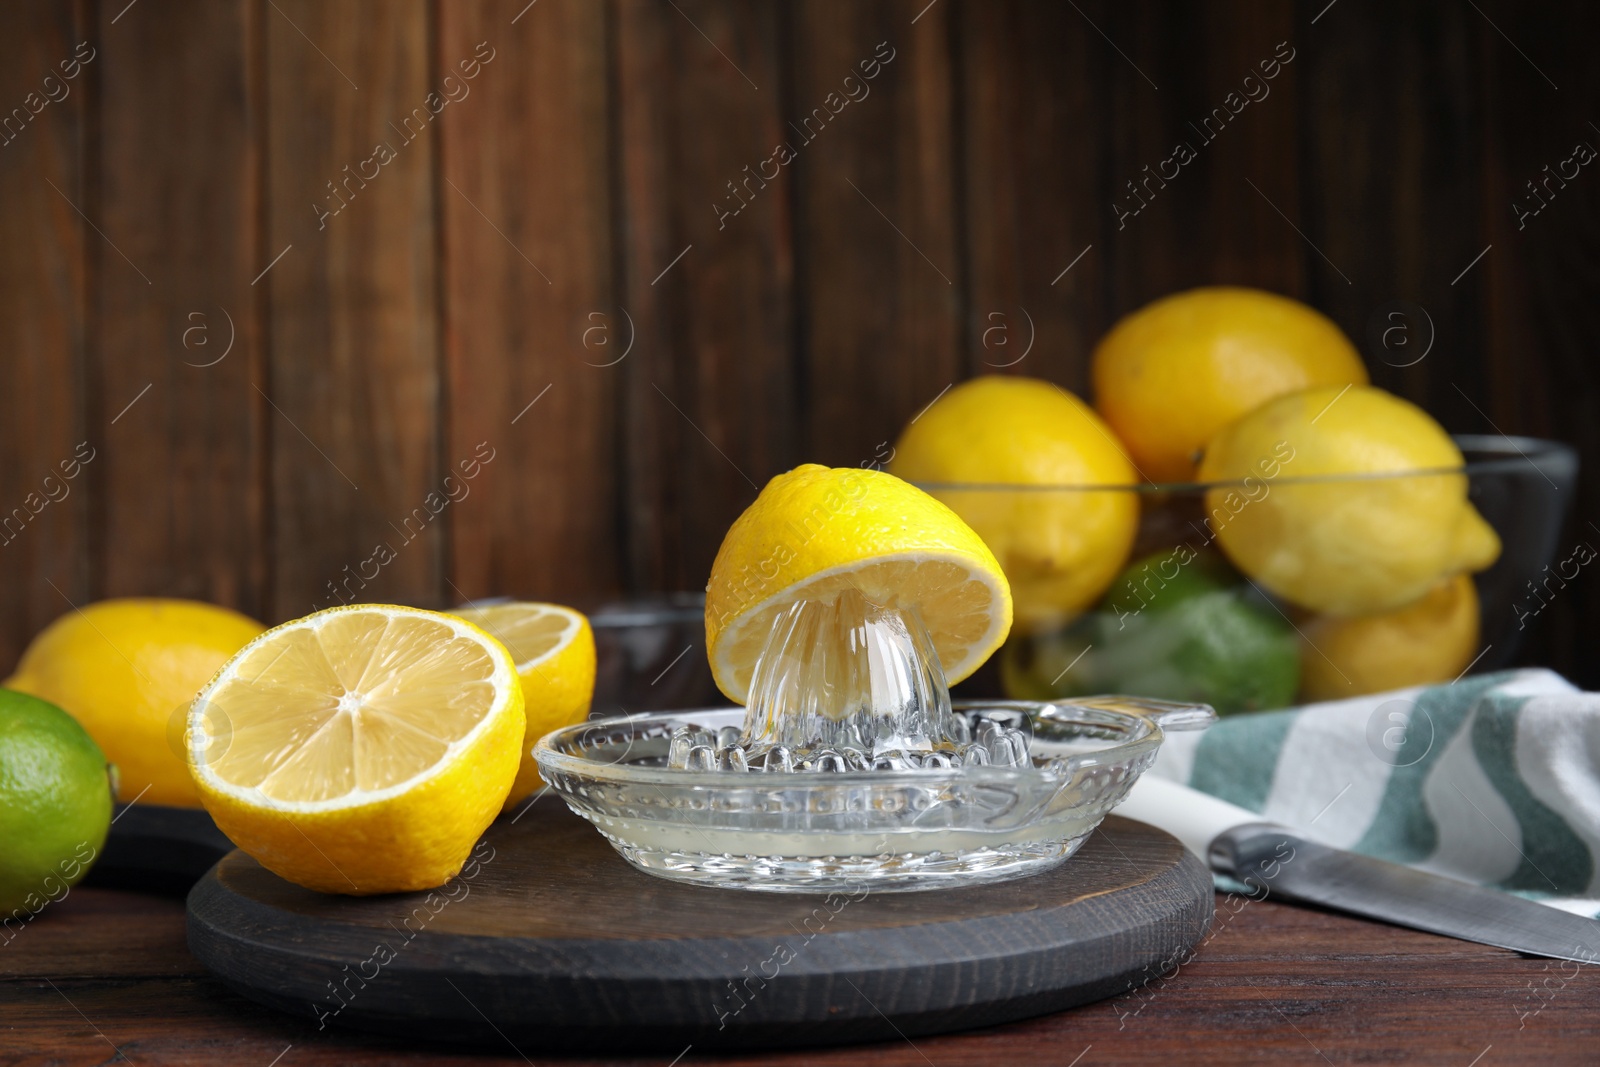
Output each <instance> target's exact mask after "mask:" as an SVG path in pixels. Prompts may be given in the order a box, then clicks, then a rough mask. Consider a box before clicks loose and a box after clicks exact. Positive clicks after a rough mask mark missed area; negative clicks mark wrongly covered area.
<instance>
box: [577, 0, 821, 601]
mask: <svg viewBox="0 0 1600 1067" xmlns="http://www.w3.org/2000/svg"><path fill="white" fill-rule="evenodd" d="M616 18H617V26H616V72H617V86H618V97H619V100H621V101H625V102H626V106H624V107H622V108H621V110H620V115H619V118H618V122H619V128H618V131H617V138H618V140H617V143H618V152H619V166H620V172H621V181H620V192H621V202H620V210H621V213H622V217H623V218H624V219H625V220H626V225H625V227H624V228H623V233H624V234H625V235H626V242H625V244H624V245H623V247H622V248H621V254H620V260H621V262H622V264H623V265H624V266H623V277H624V280H625V288H624V299H625V303H626V306H627V308H628V309H629V312H630V314H631V315H632V325H633V327H634V328H635V329H636V330H637V339H636V343H635V347H634V350H633V353H632V354H631V355H630V356H629V357H628V359H627V361H626V362H624V363H620V364H618V365H617V367H616V368H615V371H614V372H613V373H620V374H621V375H622V376H623V378H624V379H625V380H626V382H627V386H626V408H625V415H624V418H623V427H622V429H623V435H624V440H625V442H626V445H625V453H624V462H625V464H626V480H625V485H626V487H627V493H628V498H627V506H626V508H625V509H624V521H625V523H626V532H627V535H628V544H629V546H630V549H631V551H630V559H629V564H630V570H631V578H632V582H633V584H634V585H635V586H636V587H638V588H644V589H696V588H701V587H703V586H704V585H705V580H706V576H707V575H708V574H709V573H710V570H711V560H712V558H713V556H714V555H715V553H716V550H717V546H718V545H719V544H720V543H721V541H722V534H723V533H724V532H725V531H726V530H727V528H728V526H729V525H730V524H731V523H732V522H733V520H734V519H735V518H737V517H738V514H739V512H740V511H741V510H743V508H744V507H745V506H746V505H747V504H748V503H749V502H750V501H751V500H753V499H754V498H755V494H756V492H757V489H758V488H759V487H760V486H762V485H764V484H765V483H766V481H767V479H768V478H770V477H771V476H772V475H774V474H777V473H779V472H780V471H784V470H787V469H789V468H790V467H792V466H794V465H795V464H796V463H798V462H800V453H799V450H798V447H797V433H798V429H799V423H800V418H801V412H800V406H799V404H798V402H797V400H798V396H797V386H798V382H797V381H796V377H795V371H794V363H793V343H792V337H793V329H794V314H793V307H792V298H791V294H792V292H793V281H794V252H793V234H792V202H793V197H794V166H793V165H792V164H788V165H786V164H783V163H781V162H780V161H781V159H782V158H783V157H782V154H781V153H777V151H776V150H777V148H778V146H779V145H791V144H792V143H793V142H794V140H795V134H794V133H793V132H792V131H791V130H789V129H788V128H787V126H786V125H785V120H786V119H787V118H789V117H791V116H790V115H789V114H788V113H787V110H786V109H785V108H784V107H783V96H784V84H783V76H782V61H781V56H780V47H781V45H780V42H781V39H782V37H783V11H782V9H781V8H779V7H777V6H775V5H758V6H753V7H749V8H732V7H729V6H727V5H725V4H717V3H706V2H699V3H689V2H683V3H679V4H678V5H677V7H676V9H674V8H673V7H671V6H668V5H663V4H657V3H653V2H649V0H622V2H621V3H619V4H618V5H617V7H616ZM680 253H681V254H682V258H681V259H679V258H678V257H679V255H680ZM674 260H677V261H676V263H674ZM592 358H597V357H592ZM613 358H615V357H613Z"/></svg>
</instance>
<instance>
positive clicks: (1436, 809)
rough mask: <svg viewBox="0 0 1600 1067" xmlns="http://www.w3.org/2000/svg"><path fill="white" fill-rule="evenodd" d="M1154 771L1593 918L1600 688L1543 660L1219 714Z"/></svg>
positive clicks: (1355, 842)
mask: <svg viewBox="0 0 1600 1067" xmlns="http://www.w3.org/2000/svg"><path fill="white" fill-rule="evenodd" d="M1152 773H1155V774H1159V775H1162V776H1163V777H1166V778H1171V779H1174V780H1176V781H1178V782H1183V783H1185V784H1187V785H1189V786H1192V787H1193V788H1195V789H1199V790H1202V791H1203V792H1206V793H1211V794H1212V795H1214V796H1218V797H1221V798H1222V799H1224V800H1227V801H1231V802H1232V803H1234V804H1237V805H1239V806H1240V807H1243V808H1248V809H1250V810H1251V811H1256V812H1260V813H1261V814H1262V816H1264V817H1265V818H1267V819H1270V820H1272V821H1274V822H1279V823H1283V824H1285V825H1287V826H1291V827H1294V828H1295V829H1297V830H1299V831H1301V832H1302V833H1304V834H1305V836H1306V837H1308V838H1311V839H1313V840H1317V841H1321V842H1323V843H1324V844H1328V845H1334V846H1336V847H1338V848H1344V849H1350V850H1351V851H1354V852H1361V853H1365V854H1366V855H1369V856H1376V857H1378V858H1380V859H1386V860H1391V861H1393V862H1396V863H1404V864H1408V865H1410V866H1413V867H1417V868H1420V869H1422V870H1426V871H1432V872H1435V873H1438V874H1443V875H1448V876H1450V877H1452V878H1459V879H1461V880H1463V881H1468V882H1474V883H1477V884H1479V885H1486V886H1494V887H1496V888H1499V889H1503V890H1506V891H1508V892H1512V893H1516V894H1518V895H1520V896H1525V897H1529V898H1531V899H1534V900H1538V901H1541V902H1543V903H1546V904H1550V905H1553V906H1555V907H1559V908H1563V909H1565V910H1567V911H1572V912H1577V913H1579V914H1583V915H1590V916H1596V917H1600V866H1597V864H1596V862H1595V857H1596V856H1600V693H1585V692H1582V691H1580V690H1578V689H1576V688H1574V687H1573V686H1572V685H1571V684H1570V683H1568V682H1567V681H1566V680H1565V679H1563V678H1562V677H1561V676H1560V675H1557V674H1555V673H1553V672H1551V671H1547V670H1516V671H1503V672H1500V673H1497V674H1485V675H1479V676H1476V677H1468V678H1462V679H1460V680H1458V681H1456V682H1453V683H1451V684H1450V685H1436V686H1423V687H1418V688H1413V689H1400V690H1395V691H1394V692H1390V693H1379V694H1374V695H1372V696H1364V697H1357V698H1355V699H1352V700H1339V701H1330V702H1328V703H1324V704H1309V705H1306V706H1305V707H1300V708H1291V709H1289V710H1286V711H1275V712H1262V713H1258V714H1253V715H1239V716H1235V717H1230V718H1226V719H1223V720H1222V721H1221V722H1219V723H1217V724H1216V725H1215V726H1213V727H1212V728H1211V729H1209V730H1207V731H1205V732H1204V733H1200V734H1189V733H1174V734H1169V735H1168V736H1167V741H1166V743H1165V744H1164V745H1163V746H1162V748H1161V755H1160V758H1159V759H1158V760H1157V762H1156V766H1155V768H1154V770H1153V771H1152Z"/></svg>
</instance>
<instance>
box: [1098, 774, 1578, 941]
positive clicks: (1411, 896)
mask: <svg viewBox="0 0 1600 1067" xmlns="http://www.w3.org/2000/svg"><path fill="white" fill-rule="evenodd" d="M1116 813H1117V814H1118V815H1126V816H1128V817H1129V818H1133V819H1138V820H1139V821H1140V822H1146V823H1149V824H1150V825H1151V826H1155V827H1158V828H1160V829H1162V830H1165V831H1167V833H1169V834H1171V835H1172V836H1174V837H1176V838H1177V839H1178V840H1179V841H1181V842H1183V844H1184V845H1185V846H1186V847H1187V848H1188V849H1189V850H1190V851H1191V852H1194V853H1195V854H1196V855H1198V856H1199V857H1200V858H1201V859H1203V860H1205V861H1206V862H1207V863H1208V864H1209V865H1210V866H1211V869H1212V870H1213V871H1216V872H1217V873H1219V874H1224V875H1227V876H1229V877H1231V878H1234V879H1237V880H1238V881H1240V882H1243V883H1244V884H1245V885H1246V886H1247V887H1249V889H1250V890H1251V891H1252V892H1253V893H1257V894H1261V895H1262V896H1267V895H1272V894H1276V895H1279V896H1282V897H1284V898H1285V899H1288V900H1298V901H1303V902H1305V903H1308V904H1320V905H1321V906H1323V907H1325V908H1332V909H1334V910H1337V911H1344V912H1350V913H1352V914H1355V915H1362V916H1365V917H1366V918H1369V919H1378V920H1381V921H1383V922H1387V923H1393V924H1395V925H1396V926H1408V927H1411V928H1412V929H1415V930H1426V931H1428V932H1430V933H1435V934H1443V935H1445V936H1446V937H1455V938H1460V939H1461V940H1463V941H1476V942H1478V943H1480V944H1484V945H1494V946H1496V947H1497V948H1508V949H1511V950H1513V951H1516V952H1525V953H1528V954H1529V955H1533V956H1550V957H1553V958H1555V959H1563V960H1576V961H1577V962H1579V963H1600V922H1597V921H1596V920H1594V919H1586V918H1584V917H1582V916H1579V915H1573V914H1571V913H1569V912H1564V911H1560V910H1558V909H1556V908H1552V907H1548V906H1547V905H1544V904H1538V903H1535V902H1533V901H1531V900H1525V899H1523V898H1522V897H1515V896H1512V895H1510V894H1508V893H1502V892H1499V891H1498V890H1494V889H1485V888H1483V887H1481V886H1476V885H1471V884H1469V883H1467V882H1461V881H1457V880H1456V879H1454V878H1446V877H1444V876H1443V875H1438V874H1429V873H1428V872H1426V871H1419V870H1417V869H1415V868H1413V867H1405V866H1402V865H1401V864H1398V863H1389V862H1387V861H1385V860H1379V859H1373V858H1372V857H1370V856H1362V855H1358V854H1357V853H1354V852H1347V851H1345V850H1344V849H1339V848H1332V847H1330V846H1328V845H1321V844H1318V843H1316V842H1315V841H1309V840H1307V839H1306V838H1304V837H1302V836H1300V835H1299V834H1298V833H1297V832H1296V831H1294V830H1292V829H1290V828H1288V827H1285V826H1280V825H1277V824H1275V823H1270V822H1266V821H1264V820H1263V819H1262V818H1261V816H1260V815H1257V814H1256V813H1255V812H1251V811H1246V810H1245V809H1244V808H1241V807H1237V806H1235V805H1233V804H1229V803H1228V802H1227V801H1225V800H1219V799H1217V798H1216V797H1213V796H1211V795H1209V794H1207V793H1202V792H1199V791H1198V790H1195V789H1190V788H1189V787H1188V786H1184V785H1179V784H1178V783H1176V782H1173V781H1169V780H1167V779H1164V778H1157V777H1155V776H1154V775H1150V774H1145V775H1141V776H1140V778H1139V780H1138V782H1136V783H1135V784H1134V787H1133V789H1132V791H1130V792H1129V794H1128V799H1127V800H1125V801H1123V802H1122V804H1121V805H1119V806H1118V807H1117V809H1116Z"/></svg>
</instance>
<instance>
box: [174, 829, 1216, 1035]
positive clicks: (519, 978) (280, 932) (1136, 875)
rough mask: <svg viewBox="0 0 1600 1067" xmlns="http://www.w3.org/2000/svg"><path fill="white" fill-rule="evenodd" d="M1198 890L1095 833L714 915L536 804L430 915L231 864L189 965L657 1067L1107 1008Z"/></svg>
mask: <svg viewBox="0 0 1600 1067" xmlns="http://www.w3.org/2000/svg"><path fill="white" fill-rule="evenodd" d="M1210 886H1211V881H1210V876H1209V875H1208V874H1207V873H1206V871H1205V869H1204V868H1203V866H1202V865H1201V864H1200V862H1199V861H1198V860H1197V859H1196V858H1195V857H1193V856H1191V855H1190V854H1189V853H1187V852H1186V851H1184V849H1183V847H1182V846H1181V845H1179V844H1178V843H1177V842H1176V841H1175V840H1174V839H1172V838H1171V837H1168V836H1167V835H1165V834H1163V833H1161V832H1160V831H1157V830H1153V829H1151V828H1150V827H1147V826H1144V825H1142V824H1139V823H1133V822H1128V821H1126V820H1122V819H1111V820H1109V821H1108V822H1107V823H1106V824H1105V825H1104V826H1102V827H1101V829H1100V830H1099V831H1097V832H1096V833H1095V835H1094V836H1093V837H1091V838H1090V840H1089V841H1088V843H1086V844H1085V845H1084V846H1083V848H1082V849H1081V850H1080V851H1079V852H1078V854H1077V855H1076V856H1074V857H1073V858H1072V859H1071V860H1069V861H1068V862H1066V863H1064V864H1062V865H1061V866H1059V867H1056V868H1055V869H1053V870H1050V871H1046V872H1043V873H1041V874H1038V875H1034V876H1032V877H1029V878H1025V879H1019V880H1016V881H1012V882H1006V883H1002V884H998V885H991V886H979V887H973V888H970V889H960V890H948V891H943V892H930V893H908V894H894V893H876V894H874V893H871V892H869V891H866V890H863V891H860V892H852V893H843V892H841V893H832V894H828V895H827V896H822V895H820V894H819V895H816V896H804V897H802V896H789V895H785V896H781V897H777V898H773V897H772V896H770V895H766V894H757V893H749V892H744V893H740V892H729V891H720V892H719V891H717V890H713V889H708V888H705V887H699V886H689V885H684V884H680V883H675V882H667V881H665V880H660V879H654V878H651V877H650V876H648V875H646V874H642V873H640V872H638V871H635V870H633V869H632V868H631V867H629V866H628V865H627V864H626V863H625V862H624V861H623V860H622V858H621V857H619V856H617V855H616V854H615V853H614V852H613V851H612V850H611V847H610V845H609V844H607V843H606V842H605V841H604V839H603V838H601V836H600V835H599V834H598V833H596V832H595V831H594V829H593V828H592V827H590V826H589V825H588V824H587V823H585V822H583V821H582V820H580V819H578V818H577V816H575V815H573V814H571V813H570V812H568V811H567V810H565V808H562V807H559V806H557V805H555V804H546V805H544V806H543V807H534V808H532V809H530V811H529V812H528V813H527V814H526V816H525V817H524V818H522V819H521V821H520V825H513V824H511V823H510V822H509V821H504V822H502V823H499V824H496V825H495V826H494V827H491V829H490V830H489V832H488V833H487V834H486V835H485V838H484V841H483V842H481V843H480V844H479V846H478V849H477V850H476V851H475V852H474V855H473V859H472V860H470V861H469V862H468V864H467V867H466V868H465V869H464V870H463V872H462V874H461V875H460V876H459V877H458V878H457V879H455V880H454V881H453V882H452V883H451V884H449V885H447V886H444V887H442V888H441V889H440V890H438V891H437V892H436V893H434V894H423V893H416V894H407V895H404V896H395V897H382V898H370V899H348V898H339V897H330V896H326V895H322V894H317V893H313V892H311V891H308V890H304V889H301V888H299V887H297V886H293V885H290V884H289V883H287V882H284V881H283V880H282V879H280V878H278V877H276V876H275V875H272V874H271V873H269V872H267V871H265V870H264V869H263V868H261V867H260V866H259V865H258V864H257V863H256V862H255V861H254V860H251V859H249V858H248V857H246V856H244V855H243V854H242V853H234V854H232V855H230V856H229V857H227V858H226V859H224V860H223V861H222V862H221V863H219V864H218V865H217V867H216V868H215V869H214V870H213V871H212V872H211V873H209V874H207V875H206V876H205V877H204V878H203V879H201V880H200V882H199V883H198V884H197V885H196V886H195V888H194V890H193V891H192V892H191V894H190V898H189V913H190V926H189V943H190V946H191V947H192V948H193V950H194V951H195V953H196V955H197V956H199V958H200V959H201V960H202V961H203V962H204V963H205V964H206V965H207V966H208V967H210V968H211V969H212V970H213V971H214V972H216V973H217V974H218V975H219V976H220V977H222V978H223V979H224V980H225V981H227V982H229V983H230V984H231V985H233V986H234V987H236V988H238V989H239V990H240V991H241V992H243V993H244V994H245V995H246V996H248V997H250V998H251V999H254V1000H257V1001H260V1002H261V1003H264V1004H267V1005H269V1006H272V1007H276V1008H280V1009H281V1010H284V1011H286V1012H290V1013H291V1014H298V1015H301V1016H305V1015H307V1014H310V1015H312V1016H313V1017H315V1018H316V1019H317V1020H318V1022H319V1023H326V1024H329V1025H338V1026H345V1027H350V1026H353V1027H356V1028H358V1029H364V1030H372V1031H376V1032H379V1033H386V1034H393V1033H397V1032H405V1033H410V1034H414V1035H416V1036H419V1037H430V1036H432V1037H438V1036H442V1035H449V1036H450V1037H451V1039H452V1040H456V1041H470V1042H474V1043H477V1044H484V1045H492V1044H494V1043H495V1042H496V1041H497V1040H504V1039H507V1038H509V1039H510V1040H512V1041H530V1040H532V1041H537V1042H538V1043H540V1044H541V1045H543V1046H545V1047H547V1048H548V1047H554V1046H557V1045H559V1046H561V1047H564V1048H568V1049H573V1050H580V1051H581V1050H586V1049H597V1048H609V1049H615V1048H633V1049H649V1050H654V1051H657V1052H662V1053H665V1054H668V1055H670V1054H671V1053H672V1052H673V1051H675V1050H677V1049H680V1048H682V1047H683V1046H684V1044H686V1043H688V1044H697V1045H699V1046H700V1047H702V1048H712V1047H718V1048H728V1047H749V1046H757V1047H780V1048H781V1047H784V1046H789V1045H796V1044H837V1043H840V1042H844V1041H860V1040H867V1039H879V1038H888V1037H892V1036H896V1035H906V1034H910V1035H920V1034H925V1033H938V1032H942V1031H948V1030H952V1029H965V1028H969V1027H973V1026H983V1025H989V1024H993V1023H996V1022H1002V1021H1008V1020H1011V1019H1017V1018H1023V1017H1026V1016H1029V1015H1036V1014H1039V1013H1041V1012H1047V1011H1055V1010H1059V1009H1061V1008H1063V1007H1067V1006H1070V1005H1074V1004H1079V1003H1083V1002H1086V1001H1090V1000H1096V999H1099V998H1101V997H1105V996H1108V995H1115V994H1118V993H1122V992H1125V991H1126V990H1128V989H1129V988H1131V987H1132V986H1133V985H1134V984H1137V983H1138V982H1142V981H1143V980H1144V979H1145V978H1146V977H1148V976H1149V975H1151V974H1154V973H1158V972H1159V971H1161V970H1163V969H1165V968H1166V967H1167V966H1169V961H1171V960H1173V959H1177V958H1180V957H1181V956H1182V955H1183V954H1184V953H1185V952H1186V951H1187V949H1188V947H1189V946H1190V945H1192V944H1193V943H1194V942H1195V941H1196V940H1197V939H1198V938H1199V937H1200V936H1201V935H1202V934H1203V933H1204V932H1205V930H1206V928H1207V927H1208V925H1209V922H1210V916H1211V892H1210ZM352 975H353V976H354V977H353V978H352V977H351V976H352ZM452 988H453V992H454V995H451V992H452ZM486 1018H487V1019H490V1020H493V1021H492V1023H490V1024H489V1025H485V1023H484V1020H485V1019H486Z"/></svg>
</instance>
